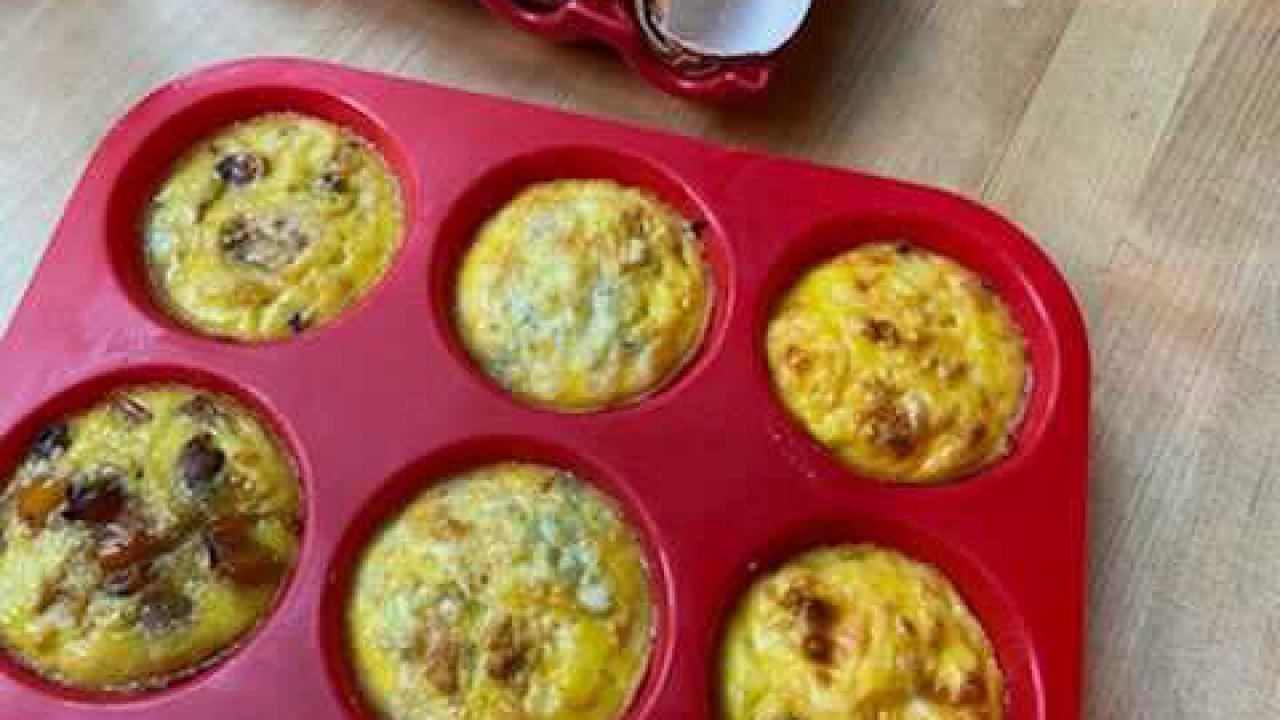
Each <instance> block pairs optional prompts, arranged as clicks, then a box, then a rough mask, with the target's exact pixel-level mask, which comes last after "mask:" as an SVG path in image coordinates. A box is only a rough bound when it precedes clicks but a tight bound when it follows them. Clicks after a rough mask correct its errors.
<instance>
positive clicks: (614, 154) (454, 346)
mask: <svg viewBox="0 0 1280 720" xmlns="http://www.w3.org/2000/svg"><path fill="white" fill-rule="evenodd" d="M559 180H611V181H613V182H616V183H618V184H619V185H621V186H623V187H624V188H637V189H641V190H646V191H648V192H651V193H653V194H654V195H655V196H656V197H657V198H658V199H659V200H661V201H663V202H664V203H666V204H667V205H669V206H670V207H671V208H673V209H674V210H675V211H676V212H677V213H679V214H680V215H681V216H682V217H683V218H684V219H685V220H686V221H687V222H688V223H689V225H690V228H691V230H692V231H693V232H694V233H695V234H696V235H697V237H698V240H699V242H700V245H701V251H702V256H703V259H704V260H705V262H706V266H707V271H708V273H709V276H708V278H707V283H708V285H709V289H710V297H709V302H710V303H711V307H710V308H709V312H708V317H707V318H706V320H705V324H704V327H703V329H702V332H701V334H700V337H699V339H698V341H697V342H696V343H695V344H694V345H693V347H692V348H691V350H690V353H689V355H688V356H687V357H686V358H685V359H684V360H683V361H682V362H681V363H680V364H679V366H677V367H676V368H675V370H674V371H673V373H672V374H671V375H670V376H669V377H666V378H664V380H663V381H662V382H661V383H659V384H658V385H657V386H656V387H654V388H651V389H650V390H649V391H648V392H646V393H643V394H641V395H639V396H638V397H634V398H630V399H629V400H627V401H625V402H622V403H619V404H617V405H614V406H609V407H604V408H596V409H591V408H588V409H565V408H556V407H552V406H549V405H544V404H540V403H538V402H536V401H534V400H532V399H528V398H524V397H520V396H518V395H515V394H513V393H510V392H508V391H507V390H506V389H504V388H502V387H500V386H499V385H498V383H497V382H496V381H495V380H493V379H491V378H490V377H489V376H488V375H487V374H486V373H485V372H484V371H483V370H482V369H481V368H480V367H479V366H478V364H477V362H476V360H474V359H473V358H472V357H471V355H470V353H469V352H468V350H467V348H466V347H465V346H464V344H463V342H462V340H461V337H460V333H459V330H458V328H457V325H456V318H455V305H456V299H457V289H458V274H459V271H460V269H461V267H462V263H463V259H464V258H465V256H466V253H467V251H468V250H469V249H470V247H471V245H472V243H473V242H474V241H475V238H476V236H477V234H478V233H479V232H480V230H481V228H483V227H484V225H485V223H486V222H487V221H488V220H489V219H490V218H492V217H493V216H494V215H495V214H496V213H498V212H499V211H500V210H502V209H503V207H505V206H506V205H507V204H508V203H509V202H510V201H511V200H513V199H514V198H515V197H516V196H518V195H519V194H520V193H521V192H522V191H524V190H526V189H528V188H529V187H531V186H534V185H538V184H540V183H545V182H553V181H559ZM733 276H734V273H733V267H732V258H731V255H730V253H729V250H728V245H727V243H726V242H725V235H724V230H723V226H722V225H721V224H720V223H719V222H718V220H717V219H716V217H715V215H714V213H713V212H712V210H711V208H710V206H709V204H708V203H706V202H704V200H703V199H702V198H701V197H700V196H699V194H698V191H697V190H696V189H695V188H693V187H692V186H690V185H689V184H687V183H686V182H684V181H682V180H681V179H680V178H679V176H677V175H676V174H675V173H674V172H673V171H671V170H669V169H668V168H666V167H664V166H662V165H660V164H658V163H657V162H655V161H653V160H650V159H646V158H643V157H641V156H638V155H630V154H627V153H624V152H620V151H617V150H612V149H606V148H602V147H596V146H558V147H552V148H547V149H543V150H540V151H536V152H533V153H529V154H525V155H521V156H518V157H516V158H513V159H511V160H507V161H505V162H502V163H500V164H498V165H497V166H495V167H491V168H489V169H488V170H487V171H485V172H484V173H482V174H481V175H480V176H479V178H478V179H477V180H475V181H474V182H472V183H471V184H470V185H469V186H468V187H467V188H466V189H465V190H464V191H463V192H462V194H461V195H460V196H459V197H457V198H456V199H455V200H454V201H453V202H452V204H451V206H450V210H449V213H448V214H447V215H446V217H445V219H444V221H443V224H442V225H441V227H440V233H439V237H438V238H437V243H436V246H435V247H434V248H433V255H432V258H431V270H430V278H429V285H430V293H431V302H432V310H433V315H434V317H435V322H436V325H437V329H438V332H439V333H440V334H441V335H442V336H443V338H444V342H445V344H446V346H447V347H448V348H449V351H450V352H451V353H452V354H453V355H454V357H455V358H456V359H457V361H458V363H459V364H460V365H461V366H462V367H464V368H466V371H467V372H468V373H469V374H470V376H471V377H472V378H474V379H476V380H477V381H478V382H479V383H480V384H481V385H482V386H483V387H485V388H486V389H487V390H489V391H491V392H493V393H496V394H498V395H500V396H501V397H503V398H504V399H506V400H508V401H509V402H512V403H515V404H518V405H523V406H526V407H529V408H532V409H535V410H538V411H543V412H550V413H563V414H599V413H616V412H627V411H630V410H636V409H640V408H643V407H647V406H649V405H651V404H652V403H654V402H660V401H661V400H662V399H663V398H664V397H666V396H668V395H675V394H678V393H679V392H680V391H681V389H682V388H684V387H685V386H687V384H688V383H690V382H692V381H693V380H694V378H696V377H697V376H698V375H699V374H700V373H701V372H702V371H703V370H704V369H705V367H706V365H707V363H708V361H709V360H710V359H711V358H712V357H714V356H715V354H716V353H717V351H718V349H719V346H720V344H721V342H722V340H723V337H724V333H725V328H726V325H727V318H728V314H729V312H730V289H731V288H732V287H733Z"/></svg>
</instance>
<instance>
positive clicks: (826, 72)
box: [0, 0, 1280, 720]
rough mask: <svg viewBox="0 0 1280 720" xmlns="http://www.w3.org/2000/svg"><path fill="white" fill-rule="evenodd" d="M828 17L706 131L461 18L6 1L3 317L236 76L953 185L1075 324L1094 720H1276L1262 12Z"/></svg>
mask: <svg viewBox="0 0 1280 720" xmlns="http://www.w3.org/2000/svg"><path fill="white" fill-rule="evenodd" d="M820 4H821V5H822V7H820V8H819V9H818V11H817V12H816V14H815V16H814V18H813V20H812V23H811V26H810V27H809V28H808V32H807V35H806V36H805V38H804V39H803V42H802V43H801V44H800V46H799V47H798V48H797V49H796V51H795V56H794V57H793V58H792V63H791V65H790V66H789V67H788V68H787V71H786V73H785V75H784V76H783V78H782V80H781V82H780V83H779V84H778V85H777V87H776V92H775V93H774V94H773V96H772V98H771V100H770V101H769V102H768V103H767V104H765V105H764V106H762V107H760V108H757V109H755V110H751V111H735V112H725V111H717V110H713V109H707V108H703V107H698V106H694V105H691V104H688V103H685V102H681V101H678V100H674V99H671V98H668V97H665V96H662V95H660V94H658V93H657V92H655V91H652V90H650V89H649V88H648V87H646V86H644V85H642V84H641V83H640V82H639V81H638V80H636V79H635V78H633V77H632V76H631V75H630V74H629V73H628V72H627V71H626V70H625V69H624V68H622V67H621V66H620V64H619V63H617V62H614V60H613V58H612V57H611V56H609V55H608V54H606V53H604V52H602V51H599V50H594V49H590V48H565V47H556V46H553V45H550V44H547V43H545V42H543V41H541V40H539V39H535V38H532V37H528V36H525V35H522V34H520V33H517V32H515V31H513V30H511V29H510V28H508V27H507V26H505V25H503V24H500V23H499V22H496V21H495V19H494V18H491V17H489V16H488V15H487V14H486V13H485V12H483V11H482V10H481V9H479V7H478V6H476V5H475V4H474V3H472V2H470V1H469V0H347V1H343V0H219V1H218V2H211V3H205V2H194V1H193V0H188V1H179V0H3V2H0V58H2V61H0V320H4V319H7V318H8V316H9V314H10V312H11V310H12V308H13V306H14V305H15V304H16V303H17V301H18V299H19V298H20V296H21V294H22V292H23V289H24V286H25V284H26V282H27V280H28V278H29V277H30V273H31V271H32V269H33V267H34V265H35V264H36V262H37V261H38V260H39V257H40V254H41V251H42V249H43V248H44V245H45V242H46V239H47V238H48V236H49V233H50V231H51V228H52V226H53V224H54V222H55V219H56V218H57V216H58V214H59V212H60V209H61V207H62V205H63V204H64V202H65V201H66V198H67V196H68V194H69V193H70V190H71V188H72V185H73V183H74V182H75V180H76V179H77V177H78V176H79V174H80V172H81V169H82V168H83V166H84V163H85V161H86V158H87V156H88V155H89V153H90V151H91V149H92V148H93V147H94V144H95V143H96V142H97V141H98V139H99V137H100V136H101V135H102V133H103V132H104V131H105V130H106V128H107V127H108V126H109V125H110V124H111V123H112V122H113V121H114V120H115V119H116V118H117V117H118V116H119V115H120V114H121V113H122V112H123V111H124V110H125V109H126V108H127V107H129V105H130V104H131V103H132V102H134V101H135V100H137V99H138V98H139V97H140V96H141V95H142V94H143V93H145V92H146V91H147V90H148V89H149V88H151V87H153V86H155V85H157V84H159V83H162V82H164V81H166V80H168V79H169V78H171V77H173V76H174V75H177V74H179V73H183V72H186V71H188V70H190V69H192V68H196V67H199V66H201V65H205V64H207V63H211V62H214V61H218V60H223V59H228V58H235V57H241V56H245V55H254V54H290V55H306V56H314V57H322V58H330V59H336V60H339V61H342V62H345V63H350V64H354V65H358V66H363V67H368V68H373V69H380V70H386V71H391V72H394V73H399V74H404V75H410V76H414V77H419V78H423V79H427V80H433V81H440V82H444V83H448V84H453V85H459V86H463V87H467V88H471V89H475V90H480V91H486V92H491V93H496V94H500V95H506V96H511V97H515V98H523V99H528V100H533V101H538V102H541V103H549V104H552V105H556V106H561V107H565V108H570V109H573V110H578V111H583V112H587V113H591V114H595V115H603V116H609V117H616V118H621V119H624V120H627V121H631V122H636V123H641V124H645V125H652V126H658V127H663V128H668V129H670V130H673V131H676V132H680V133H684V134H691V135H700V136H705V137H709V138H714V139H717V140H720V141H724V142H728V143H733V144H740V145H745V146H749V147H753V148H759V149H763V150H770V151H776V152H781V153H787V154H792V155H798V156H803V157H808V158H814V159H817V160H821V161H824V162H828V163H835V164H840V165H846V166H850V167H859V168H866V169H870V170H873V171H877V172H880V173H885V174H889V175H893V176H898V177H903V178H910V179H914V180H919V181H923V182H927V183H932V184H936V185H942V186H946V187H949V188H954V189H957V190H959V191H961V192H963V193H965V194H967V195H969V196H972V197H977V198H981V199H982V200H984V201H985V202H987V203H989V204H991V205H993V206H994V207H996V208H998V209H1000V210H1002V211H1004V212H1005V213H1007V214H1008V215H1009V216H1010V217H1012V218H1013V219H1015V220H1016V221H1018V222H1019V223H1021V224H1022V225H1024V226H1025V227H1026V228H1027V229H1028V230H1029V231H1030V232H1031V233H1032V234H1033V235H1034V236H1036V237H1037V238H1038V239H1039V240H1040V242H1041V243H1043V244H1044V245H1045V246H1046V247H1047V248H1048V250H1049V251H1050V252H1051V253H1052V255H1053V256H1054V257H1055V258H1056V259H1057V261H1058V262H1059V263H1060V264H1061V265H1062V267H1063V268H1064V269H1065V271H1066V273H1067V275H1068V276H1069V278H1070V280H1071V282H1072V283H1073V285H1074V287H1075V289H1076V291H1077V293H1078V295H1079V297H1080V298H1081V299H1082V302H1083V303H1084V305H1085V306H1086V308H1087V312H1088V316H1089V321H1090V326H1091V336H1092V342H1093V352H1094V361H1095V373H1094V383H1095V385H1094V388H1095V393H1096V396H1095V401H1094V411H1093V423H1094V426H1093V436H1092V439H1093V475H1092V478H1093V479H1092V483H1093V485H1092V492H1093V496H1092V506H1091V508H1090V510H1091V520H1092V548H1091V563H1092V580H1091V583H1090V587H1089V604H1090V613H1091V628H1090V634H1089V643H1088V654H1089V657H1088V666H1089V674H1088V678H1089V685H1090V687H1089V691H1088V708H1089V711H1088V714H1089V717H1093V718H1115V719H1116V720H1130V719H1133V718H1152V719H1155V720H1173V719H1175V718H1189V719H1194V720H1202V719H1205V718H1258V719H1260V720H1261V719H1264V718H1266V719H1273V718H1277V717H1280V471H1277V469H1276V468H1277V465H1280V442H1278V441H1277V440H1276V439H1275V438H1274V437H1273V436H1274V435H1276V434H1278V433H1280V1H1278V0H857V1H854V0H848V1H846V0H826V1H825V2H823V3H820ZM2 401H3V399H0V402H2Z"/></svg>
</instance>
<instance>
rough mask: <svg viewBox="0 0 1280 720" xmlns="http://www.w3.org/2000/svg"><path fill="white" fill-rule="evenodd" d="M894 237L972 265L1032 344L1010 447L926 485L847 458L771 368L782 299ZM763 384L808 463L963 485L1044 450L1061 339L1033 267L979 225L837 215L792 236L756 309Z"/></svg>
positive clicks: (998, 474) (1002, 473) (1010, 469)
mask: <svg viewBox="0 0 1280 720" xmlns="http://www.w3.org/2000/svg"><path fill="white" fill-rule="evenodd" d="M877 243H888V244H898V245H904V246H907V247H917V248H920V249H922V250H925V251H929V252H932V253H936V254H937V255H939V256H942V257H943V258H946V259H949V260H952V261H954V262H956V263H958V264H959V265H960V266H962V267H964V268H966V269H968V270H970V271H972V272H973V273H974V274H975V275H977V276H978V278H979V279H980V280H981V281H982V282H983V284H984V285H985V286H987V287H988V288H989V289H990V290H991V291H992V292H993V293H994V294H995V295H996V296H997V297H998V298H999V299H1000V300H1001V301H1002V302H1003V303H1004V304H1005V306H1006V307H1007V308H1008V309H1009V312H1010V315H1011V316H1012V318H1013V321H1014V323H1015V325H1016V326H1017V327H1018V328H1019V330H1020V331H1021V332H1022V335H1023V340H1024V342H1025V345H1026V383H1025V387H1024V389H1023V399H1022V404H1021V407H1020V409H1019V411H1018V413H1017V414H1016V415H1015V416H1014V418H1013V420H1012V421H1011V423H1010V427H1009V428H1008V435H1009V446H1010V447H1009V452H1008V453H1007V454H1005V455H1004V456H1003V457H1000V458H997V459H995V460H993V461H991V462H989V463H987V464H985V465H982V466H980V467H977V468H975V469H972V470H969V471H967V472H964V473H961V474H960V475H957V476H954V477H951V478H948V479H944V480H940V481H935V482H924V483H895V482H893V481H890V480H885V479H880V478H873V477H869V476H864V475H863V474H862V473H860V472H858V471H857V470H855V469H854V468H851V467H849V466H847V465H846V464H844V462H842V461H841V460H840V458H838V457H837V456H836V455H835V453H834V452H833V451H831V450H828V449H827V448H826V447H824V446H823V445H822V444H821V443H820V442H819V441H818V440H817V439H816V438H814V437H813V436H812V435H811V434H810V433H809V431H808V430H807V429H806V428H805V427H804V426H803V425H802V424H801V421H800V420H799V419H797V418H795V417H793V416H792V415H791V413H789V412H788V411H787V409H786V408H785V407H784V406H783V402H782V399H781V398H780V397H778V393H777V389H776V387H775V386H774V383H773V378H772V376H771V373H770V369H769V363H768V358H767V352H766V338H767V336H768V332H769V324H770V322H771V321H772V319H773V317H774V314H775V313H776V311H777V309H778V307H779V305H780V303H781V302H782V299H783V298H784V297H785V296H786V294H787V293H788V292H789V291H790V290H791V289H792V288H793V287H795V285H796V284H797V283H798V282H800V280H801V279H802V278H804V277H805V276H806V274H807V273H809V272H810V271H811V270H814V269H815V268H817V267H819V266H821V265H822V264H823V263H825V262H827V261H829V260H832V259H834V258H836V257H838V256H840V255H841V254H843V253H845V252H847V251H849V250H853V249H855V248H858V247H862V246H865V245H871V244H877ZM752 312H753V318H752V322H751V325H752V327H753V328H754V333H755V338H756V343H755V349H756V352H755V359H754V364H755V366H756V376H757V382H758V383H763V384H764V385H765V386H766V387H767V392H768V394H769V396H770V398H771V403H770V408H769V411H770V413H771V414H773V416H774V418H775V422H776V423H777V424H778V425H779V426H786V427H790V428H791V430H792V432H794V433H795V434H797V438H796V439H795V441H794V442H793V443H791V445H792V446H793V447H796V448H799V449H801V450H800V452H801V453H802V454H803V455H805V457H804V458H803V461H804V462H805V463H807V464H812V465H813V466H814V467H817V468H820V469H821V472H823V473H825V474H828V475H831V476H833V477H839V476H846V477H852V478H855V479H857V480H859V481H864V482H870V483H874V484H882V485H890V486H893V487H896V488H901V489H903V490H904V491H908V492H910V491H912V490H913V489H915V490H918V491H919V492H928V491H929V489H930V488H937V487H939V486H945V485H951V484H955V483H968V482H986V481H989V480H993V479H995V478H1003V477H1007V476H1009V475H1011V474H1017V473H1018V471H1019V470H1020V469H1022V468H1023V467H1024V466H1025V463H1026V461H1027V459H1028V458H1030V457H1032V456H1034V455H1036V454H1037V451H1038V447H1039V445H1040V443H1041V439H1042V436H1043V434H1044V431H1045V429H1046V426H1047V424H1048V421H1049V419H1050V417H1051V416H1052V415H1053V414H1054V413H1055V412H1056V410H1055V403H1056V398H1057V397H1058V393H1059V386H1060V378H1061V357H1060V352H1059V347H1060V344H1061V342H1062V340H1061V338H1059V337H1058V331H1057V329H1056V328H1055V325H1054V322H1053V320H1052V318H1051V317H1050V316H1049V314H1048V312H1047V310H1046V308H1045V307H1044V305H1043V303H1042V302H1041V301H1040V300H1039V298H1038V293H1037V290H1036V288H1035V287H1034V286H1033V284H1032V281H1031V279H1030V278H1029V277H1028V276H1027V273H1026V272H1025V271H1024V269H1023V268H1021V267H1020V266H1019V264H1018V262H1017V261H1016V260H1015V259H1014V258H1013V257H1011V255H1010V254H1009V253H1008V252H1007V250H1006V249H1005V248H1003V247H1002V244H1001V243H1000V242H998V241H996V240H995V239H993V238H990V237H986V236H983V235H982V234H980V233H976V232H975V231H973V230H971V229H968V228H964V227H958V226H954V225H951V224H948V223H946V222H944V221H942V220H938V219H933V218H929V217H923V216H918V217H913V216H909V215H902V216H899V215H892V216H891V215H868V216H855V217H849V218H843V219H838V220H829V221H826V222H821V223H818V224H815V225H813V226H811V227H809V228H808V229H807V230H805V231H803V232H802V233H801V234H800V235H799V236H798V237H795V238H794V239H792V240H789V241H787V243H786V245H785V250H783V251H782V253H781V255H780V257H779V259H778V261H777V262H776V263H775V264H774V265H773V266H772V267H771V268H770V269H769V272H768V274H767V276H766V279H765V284H764V288H763V292H761V293H760V294H759V296H758V301H757V302H756V304H755V306H754V307H753V308H752Z"/></svg>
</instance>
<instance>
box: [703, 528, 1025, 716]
mask: <svg viewBox="0 0 1280 720" xmlns="http://www.w3.org/2000/svg"><path fill="white" fill-rule="evenodd" d="M841 545H845V546H847V545H871V546H875V547H879V548H883V549H886V550H893V551H897V552H899V553H902V554H903V555H905V556H906V557H908V558H910V559H912V560H915V561H918V562H922V563H924V564H926V565H929V566H932V567H933V568H935V569H937V570H938V571H939V572H940V573H942V575H943V576H944V577H946V578H947V580H949V581H950V582H951V584H952V586H953V587H954V588H955V589H956V591H957V592H958V593H959V594H960V596H961V598H962V599H963V600H964V601H965V604H966V605H968V607H969V609H970V610H971V611H972V613H973V615H974V617H975V618H976V619H977V620H978V623H979V624H980V625H981V626H982V628H983V631H984V632H985V633H986V636H987V640H988V641H989V642H990V644H991V647H992V649H993V650H994V651H995V654H996V661H997V663H998V664H999V666H1000V670H1001V672H1002V674H1003V676H1004V685H1005V711H1006V715H1005V717H1006V718H1008V720H1042V719H1043V718H1044V717H1045V714H1044V707H1043V704H1042V703H1041V699H1040V687H1039V671H1038V667H1037V661H1036V657H1035V653H1034V651H1033V650H1032V648H1033V646H1034V644H1033V643H1032V641H1031V637H1030V631H1029V630H1028V628H1027V626H1026V624H1025V623H1024V622H1023V621H1022V617H1021V615H1020V613H1019V612H1018V610H1017V608H1016V607H1015V605H1014V604H1013V601H1012V600H1011V599H1010V598H1009V597H1008V596H1007V595H1006V593H1005V592H1004V591H1003V590H1002V589H1001V584H1000V581H999V580H998V579H997V578H996V577H995V575H994V574H993V573H992V572H991V571H990V570H989V569H988V568H987V567H986V566H985V565H984V564H983V563H982V562H981V561H980V560H978V559H977V558H975V557H973V556H972V555H971V554H970V553H968V552H966V551H964V550H963V549H961V548H959V547H957V546H956V545H955V544H954V543H952V542H950V541H948V540H945V539H943V538H941V537H939V536H937V535H935V534H933V533H931V532H929V531H927V530H925V529H924V528H922V527H920V526H918V525H915V524H912V523H908V522H906V521H902V520H897V519H892V518H888V517H885V516H883V515H879V514H868V513H861V512H859V511H857V510H851V511H848V512H839V511H838V512H834V513H828V514H824V515H820V516H817V517H810V518H806V519H804V520H802V521H800V522H792V523H789V524H783V525H781V526H780V527H779V528H777V529H775V530H774V531H773V532H772V533H771V535H770V536H769V537H768V538H767V539H766V540H765V541H764V542H763V543H762V544H757V546H756V547H754V548H752V549H751V550H750V552H749V553H748V554H747V555H746V556H745V557H744V558H743V561H742V562H740V564H739V567H738V571H737V574H736V579H735V580H734V585H733V587H732V588H731V591H730V592H728V593H726V594H725V595H724V596H723V597H721V598H720V599H719V600H720V606H719V613H718V619H717V625H716V632H715V633H714V642H713V643H712V644H711V645H710V647H708V648H705V649H704V652H706V653H708V655H707V660H706V666H707V667H708V668H709V671H710V672H711V679H710V683H711V684H710V687H711V691H712V697H711V698H710V699H709V702H710V705H711V706H712V707H714V708H715V713H714V716H715V717H718V718H723V717H724V716H725V714H724V710H723V708H722V707H721V700H720V695H719V694H720V691H721V688H722V687H723V685H722V678H723V675H722V652H723V649H724V642H725V640H726V635H727V630H728V628H729V622H730V620H731V619H732V618H733V616H734V614H735V613H736V612H737V611H738V609H739V606H740V603H741V602H742V601H743V600H744V599H745V597H746V593H747V591H748V590H749V589H750V588H751V587H752V586H753V585H754V584H755V583H756V582H758V581H760V580H762V579H764V578H765V577H767V576H768V575H770V574H771V573H772V572H773V571H775V570H777V569H779V568H781V567H782V566H784V565H786V564H787V563H788V562H789V561H791V560H794V559H795V558H797V557H799V556H801V555H803V554H804V553H806V552H809V551H811V550H817V549H821V548H828V547H835V546H841Z"/></svg>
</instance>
